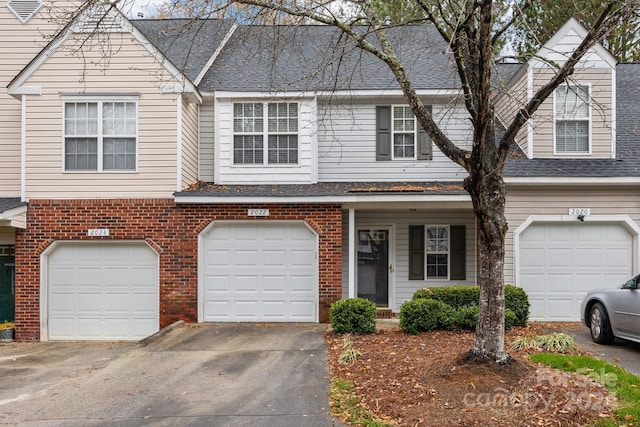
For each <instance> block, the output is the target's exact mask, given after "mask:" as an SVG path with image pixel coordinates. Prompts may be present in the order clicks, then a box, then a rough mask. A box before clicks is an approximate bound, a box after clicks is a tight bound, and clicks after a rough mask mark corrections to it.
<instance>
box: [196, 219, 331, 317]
mask: <svg viewBox="0 0 640 427" xmlns="http://www.w3.org/2000/svg"><path fill="white" fill-rule="evenodd" d="M316 248H317V238H316V235H315V234H314V233H313V232H312V231H311V230H310V229H309V228H308V227H307V226H306V225H305V224H304V223H290V222H283V223H259V224H256V223H241V222H238V223H218V224H214V226H213V227H212V228H210V229H209V230H207V231H205V234H204V235H203V240H202V258H201V260H202V261H201V267H200V268H202V269H203V271H202V272H201V274H202V276H201V283H200V302H201V304H200V310H201V316H200V318H201V320H202V321H205V322H211V321H222V322H315V321H317V314H316V313H317V307H318V300H317V294H318V292H317V289H318V285H317V262H316Z"/></svg>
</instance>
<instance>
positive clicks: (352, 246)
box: [348, 208, 356, 298]
mask: <svg viewBox="0 0 640 427" xmlns="http://www.w3.org/2000/svg"><path fill="white" fill-rule="evenodd" d="M348 228H349V232H348V236H349V298H355V297H356V231H355V228H356V210H355V209H353V208H349V226H348Z"/></svg>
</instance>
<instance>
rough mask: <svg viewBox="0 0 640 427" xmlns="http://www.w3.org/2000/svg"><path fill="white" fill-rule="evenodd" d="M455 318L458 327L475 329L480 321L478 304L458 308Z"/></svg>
mask: <svg viewBox="0 0 640 427" xmlns="http://www.w3.org/2000/svg"><path fill="white" fill-rule="evenodd" d="M453 319H454V320H453V322H454V323H455V325H456V328H458V329H469V330H475V329H476V323H477V322H478V306H477V305H469V306H466V307H461V308H459V309H457V310H456V314H455V315H454V318H453Z"/></svg>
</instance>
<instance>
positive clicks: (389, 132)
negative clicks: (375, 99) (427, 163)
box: [376, 105, 432, 160]
mask: <svg viewBox="0 0 640 427" xmlns="http://www.w3.org/2000/svg"><path fill="white" fill-rule="evenodd" d="M426 108H427V109H428V110H431V107H430V106H427V107H426ZM395 159H401V160H431V159H432V150H431V138H429V136H428V135H427V133H426V132H425V131H424V129H422V126H420V125H419V124H418V121H417V120H416V118H415V116H414V115H413V111H412V110H411V107H409V106H406V105H394V106H387V105H384V106H377V107H376V160H395Z"/></svg>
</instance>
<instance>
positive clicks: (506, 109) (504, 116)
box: [496, 70, 528, 154]
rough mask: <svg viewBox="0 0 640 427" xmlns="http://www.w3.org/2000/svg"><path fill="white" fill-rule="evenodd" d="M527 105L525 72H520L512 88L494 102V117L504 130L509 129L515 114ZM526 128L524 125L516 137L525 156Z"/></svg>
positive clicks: (526, 143) (526, 146) (526, 144)
mask: <svg viewBox="0 0 640 427" xmlns="http://www.w3.org/2000/svg"><path fill="white" fill-rule="evenodd" d="M526 103H527V72H526V70H525V71H522V72H520V73H519V74H518V78H517V79H516V80H515V82H513V84H512V86H511V87H509V88H505V89H504V93H503V94H501V95H500V98H498V100H497V102H496V117H497V118H498V120H500V123H502V124H503V125H504V127H505V128H507V127H509V125H510V124H511V122H513V119H515V117H516V114H517V113H518V111H520V109H522V108H523V107H524V106H525V105H526ZM527 133H528V126H527V125H526V124H525V125H524V126H523V127H522V128H521V129H520V131H519V132H518V134H517V135H516V142H517V143H518V145H519V146H520V148H521V149H522V151H523V152H524V153H525V154H526V153H527V149H528V140H527Z"/></svg>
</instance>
